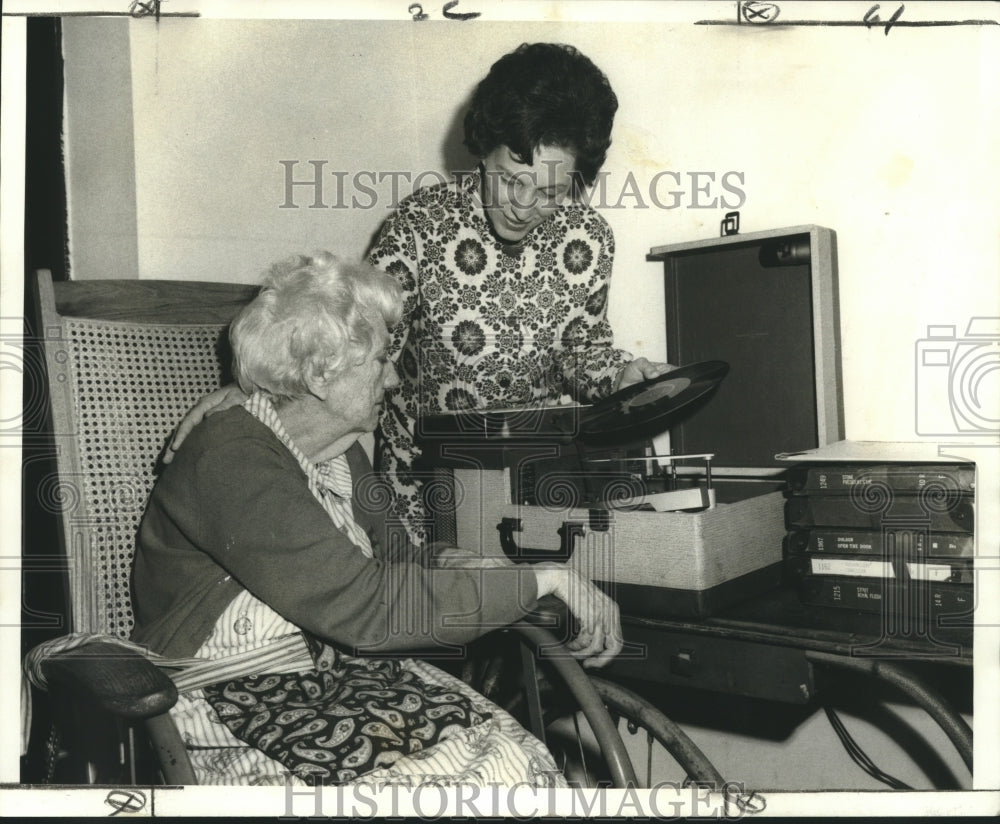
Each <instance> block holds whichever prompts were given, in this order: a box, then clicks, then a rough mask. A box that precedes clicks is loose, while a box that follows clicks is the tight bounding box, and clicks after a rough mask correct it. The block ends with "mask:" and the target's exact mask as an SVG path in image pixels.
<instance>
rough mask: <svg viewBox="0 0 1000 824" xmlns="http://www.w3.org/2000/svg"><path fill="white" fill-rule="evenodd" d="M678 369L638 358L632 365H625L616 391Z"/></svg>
mask: <svg viewBox="0 0 1000 824" xmlns="http://www.w3.org/2000/svg"><path fill="white" fill-rule="evenodd" d="M676 368H677V367H676V366H673V365H671V364H669V363H653V362H652V361H649V360H647V359H646V358H636V359H635V360H634V361H632V362H631V363H627V364H625V366H624V367H622V371H621V372H619V373H618V383H617V384H616V385H615V391H616V392H617V391H618V390H619V389H624V388H625V387H627V386H632V385H633V384H636V383H642V381H648V380H652V379H653V378H658V377H660V375H665V374H666V373H667V372H671V371H673V370H674V369H676Z"/></svg>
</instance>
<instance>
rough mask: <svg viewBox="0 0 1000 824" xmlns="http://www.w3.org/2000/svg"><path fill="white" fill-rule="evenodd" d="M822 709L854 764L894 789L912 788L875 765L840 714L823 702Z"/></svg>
mask: <svg viewBox="0 0 1000 824" xmlns="http://www.w3.org/2000/svg"><path fill="white" fill-rule="evenodd" d="M823 709H824V711H825V712H826V717H827V718H828V719H829V720H830V726H832V727H833V731H834V732H835V733H837V737H838V738H839V739H840V743H841V744H843V745H844V749H845V750H847V754H848V755H849V756H850V757H851V760H852V761H853V762H854V763H855V764H857V765H858V766H859V767H861V769H863V770H864V771H865V772H866V773H868V775H870V776H871V777H872V778H874V779H875V780H876V781H881V782H882V783H883V784H888V785H889V786H890V787H892V788H893V789H894V790H912V789H913V787H911V786H910V785H909V784H906V783H904V782H902V781H900V780H899V779H898V778H895V777H893V776H891V775H889V774H888V773H887V772H884V771H883V770H881V769H879V767H878V766H876V764H875V762H874V761H872V760H871V758H869V757H868V754H867V753H866V752H865V751H864V750H863V749H862V748H861V746H860V745H859V744H858V742H857V741H855V740H854V738H853V737H852V736H851V734H850V732H848V731H847V727H845V726H844V722H843V721H842V720H841V718H840V716H839V715H837V713H836V711H835V710H834V709H833V707H831V706H829V705H827V704H824V705H823Z"/></svg>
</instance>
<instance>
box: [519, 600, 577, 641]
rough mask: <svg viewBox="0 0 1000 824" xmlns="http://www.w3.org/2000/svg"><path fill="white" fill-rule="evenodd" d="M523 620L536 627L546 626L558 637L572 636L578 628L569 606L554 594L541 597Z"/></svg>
mask: <svg viewBox="0 0 1000 824" xmlns="http://www.w3.org/2000/svg"><path fill="white" fill-rule="evenodd" d="M521 620H522V621H523V622H525V623H528V624H533V625H534V626H536V627H544V628H545V629H547V630H548V631H549V632H551V633H552V634H553V635H555V636H556V637H557V638H570V637H572V636H573V635H574V634H575V633H576V631H577V629H578V627H577V625H576V619H575V618H574V617H573V614H572V613H571V612H570V611H569V607H567V606H566V604H565V603H563V602H562V601H560V600H559V599H558V598H556V597H555V596H554V595H545V596H543V597H541V598H539V599H538V603H537V604H536V605H535V608H534V609H533V610H532V611H531V612H529V613H528V614H527V615H525V616H524V618H522V619H521Z"/></svg>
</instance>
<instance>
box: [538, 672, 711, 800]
mask: <svg viewBox="0 0 1000 824" xmlns="http://www.w3.org/2000/svg"><path fill="white" fill-rule="evenodd" d="M590 680H591V682H592V683H593V684H594V687H595V688H596V689H597V693H598V695H600V697H601V700H602V701H603V702H604V705H605V706H606V707H607V708H608V711H609V712H610V713H611V717H612V719H613V720H614V721H615V722H616V723H617V725H618V729H619V733H620V734H621V736H622V739H623V741H624V742H625V745H626V748H627V749H628V751H629V756H630V758H631V759H632V765H633V768H634V769H635V773H636V778H637V779H638V782H639V786H640V787H646V788H648V787H650V786H652V785H653V783H654V781H655V777H654V774H653V765H654V757H655V759H656V760H657V762H658V761H659V759H661V758H662V757H663V755H662V754H665V755H666V756H667V757H669V758H671V759H672V760H673V761H675V762H676V763H677V764H678V765H679V766H680V767H681V769H682V770H683V771H684V773H685V775H686V782H685V783H687V784H697V785H699V786H705V787H714V788H716V789H721V788H722V786H723V785H724V784H725V779H724V778H723V776H722V775H721V773H720V772H719V771H718V770H717V769H716V768H715V766H714V765H713V764H712V762H711V761H709V760H708V758H707V757H706V756H705V754H704V753H703V752H702V751H701V750H700V749H699V748H698V746H697V745H696V744H695V743H694V742H693V741H692V740H691V739H690V738H689V737H688V735H687V734H686V733H685V732H684V731H683V730H682V729H681V728H680V727H679V726H678V725H677V724H676V723H674V722H673V721H671V720H670V719H669V718H668V717H667V716H666V715H664V714H663V712H661V711H660V710H659V709H657V708H656V707H655V706H653V705H652V704H651V703H650V702H649V701H647V700H646V699H644V698H642V697H641V696H639V695H637V694H636V693H634V692H632V691H631V690H629V689H626V688H625V687H622V686H620V685H619V684H615V683H613V682H611V681H608V680H606V679H604V678H597V677H594V676H590ZM542 701H543V711H544V717H545V739H546V741H545V743H546V745H547V746H548V748H549V750H550V752H552V754H553V756H554V757H555V758H556V763H557V764H558V765H559V767H560V769H561V770H562V772H563V774H564V775H565V776H566V779H567V781H569V782H570V783H571V784H579V785H582V786H589V787H593V786H601V785H602V784H607V782H608V780H609V777H608V773H607V770H606V767H605V765H604V762H603V759H602V758H601V752H600V747H599V746H598V743H597V740H596V738H595V737H594V735H593V733H592V732H591V730H590V728H589V726H588V725H587V723H586V721H585V720H584V719H583V718H582V717H581V714H580V713H579V712H577V711H576V709H575V708H574V707H573V705H572V703H571V702H570V701H569V700H566V698H565V696H563V695H561V694H560V691H559V690H554V689H552V688H551V687H549V688H547V689H543V693H542ZM658 750H659V751H660V753H662V754H661V755H657V751H658Z"/></svg>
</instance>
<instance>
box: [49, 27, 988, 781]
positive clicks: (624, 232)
mask: <svg viewBox="0 0 1000 824" xmlns="http://www.w3.org/2000/svg"><path fill="white" fill-rule="evenodd" d="M64 32H65V44H66V48H65V54H66V73H67V78H68V83H67V89H68V95H69V101H68V120H67V132H66V142H67V146H68V154H69V164H68V169H69V174H70V182H69V196H70V214H71V230H72V231H71V234H72V266H73V275H74V277H76V278H92V277H104V276H107V275H108V274H113V273H114V272H120V274H121V276H133V275H134V274H137V275H138V276H139V277H142V278H185V279H202V280H228V281H250V280H254V279H256V277H257V274H258V272H260V271H261V270H262V268H263V267H264V266H265V265H266V264H267V263H269V262H271V261H272V260H274V259H276V258H278V257H281V256H284V255H286V254H288V253H291V252H296V251H306V250H310V249H314V248H317V247H325V248H330V249H334V250H337V251H338V252H340V253H342V254H348V255H361V254H362V253H363V252H364V251H365V249H366V248H367V246H368V244H369V242H370V240H371V237H372V234H373V233H374V232H375V231H376V230H377V228H378V226H379V225H380V223H381V221H382V220H383V219H384V217H385V215H386V213H387V209H388V207H390V206H391V205H392V202H393V200H394V198H393V197H392V192H391V180H392V177H389V178H385V179H383V182H382V184H381V185H379V186H377V187H376V188H377V190H378V198H377V202H375V203H373V204H372V203H370V199H369V197H368V195H367V194H366V193H365V192H364V191H363V190H362V189H360V188H359V187H357V186H354V185H352V184H353V180H354V176H355V175H356V174H357V173H364V172H366V171H372V172H375V173H378V172H381V173H386V174H390V175H391V173H394V172H398V173H400V174H404V173H406V174H409V175H410V178H409V180H410V181H411V182H412V181H413V179H414V178H416V177H417V176H418V175H419V174H420V173H421V172H425V173H427V174H428V177H427V178H426V180H427V181H428V182H432V181H433V179H434V176H435V175H437V174H440V173H444V172H447V171H448V170H453V169H462V168H468V167H469V166H470V165H471V164H472V159H471V158H469V157H468V156H467V155H466V154H465V153H464V151H463V150H462V148H461V145H460V115H461V110H462V104H463V103H464V101H465V100H466V99H467V97H468V95H469V93H470V92H471V90H472V88H473V86H474V84H475V82H476V81H477V80H478V78H480V77H481V76H482V75H483V74H484V73H485V72H486V70H487V69H488V67H489V65H490V63H491V62H492V61H493V60H494V59H495V58H496V57H497V56H499V55H500V54H502V53H504V52H506V51H508V50H509V49H510V48H512V47H514V46H516V45H517V44H519V43H521V42H522V41H527V40H539V39H544V40H558V41H565V42H571V43H574V44H575V45H577V46H578V47H579V48H580V49H581V50H582V51H584V52H585V53H587V54H589V55H590V56H591V57H593V58H594V59H595V61H596V62H597V63H598V64H599V65H600V66H601V67H602V68H603V69H604V70H605V72H606V73H607V74H608V76H609V77H610V79H611V81H612V84H613V86H614V88H615V89H616V91H617V93H618V96H619V99H620V102H621V108H620V113H619V117H618V119H617V121H616V130H615V141H614V145H613V146H612V149H611V152H610V155H609V158H608V162H607V165H606V170H607V172H608V178H607V188H606V196H605V199H604V203H605V207H606V208H604V210H603V212H604V214H605V215H606V217H607V218H608V220H609V221H610V222H611V224H612V226H613V228H614V230H615V233H616V237H617V245H618V252H617V258H616V264H615V275H614V285H613V288H612V292H611V297H610V316H611V320H612V324H613V326H614V328H615V329H616V332H617V342H618V344H619V345H621V346H623V347H625V348H629V349H631V350H632V351H634V352H635V353H636V354H641V355H647V356H649V357H653V358H657V359H659V358H662V357H664V355H665V343H664V341H665V336H664V330H663V322H662V287H661V285H660V269H659V266H658V265H656V264H652V263H647V262H646V260H645V255H646V252H647V251H648V250H649V248H650V247H651V246H656V245H662V244H665V243H670V242H679V241H685V240H693V239H699V238H707V237H713V236H715V235H717V234H718V231H719V222H720V220H721V218H722V217H723V215H724V214H725V212H727V211H728V210H729V209H730V208H733V207H734V206H736V205H737V204H736V203H735V201H737V200H739V199H740V198H739V197H738V196H737V195H738V194H739V193H740V192H742V194H743V195H744V196H745V201H744V202H743V203H740V204H739V208H740V211H741V213H742V230H743V231H745V232H748V231H754V230H762V229H769V228H776V227H780V226H792V225H799V224H806V223H815V224H820V225H823V226H828V227H831V228H833V229H835V230H836V232H837V239H838V254H839V272H840V309H841V338H842V363H843V377H844V400H845V425H846V436H847V437H848V438H849V439H855V440H912V439H914V436H915V432H914V403H915V394H916V390H917V388H918V381H919V380H921V377H920V373H919V370H917V369H916V368H915V364H914V353H915V345H916V343H917V341H919V340H920V339H922V338H923V337H924V336H925V334H926V328H927V326H928V325H931V324H944V325H954V326H956V327H958V334H959V335H961V333H962V332H963V331H964V329H965V325H966V323H967V321H968V319H969V318H970V317H973V316H976V315H998V314H1000V284H998V278H997V272H998V270H1000V244H998V242H997V230H996V227H997V225H998V215H997V210H998V206H997V202H996V197H995V193H996V191H997V190H998V184H1000V175H998V171H997V164H996V163H995V162H992V163H990V162H988V161H990V160H991V159H995V155H996V146H995V140H996V134H997V133H998V131H1000V111H998V101H1000V89H998V78H1000V49H998V48H997V46H998V39H1000V28H998V27H992V28H987V27H983V28H974V27H971V28H966V27H955V28H943V29H921V28H908V29H903V28H896V29H894V30H893V31H892V32H891V33H890V34H889V35H886V34H885V33H884V31H883V30H882V29H881V28H880V27H874V28H872V29H870V30H869V29H864V28H811V29H810V28H782V27H778V26H773V27H767V28H766V29H761V28H760V27H749V26H743V27H739V28H735V27H729V28H727V27H717V26H692V25H688V24H681V23H655V24H650V23H611V22H601V23H572V22H549V23H544V24H542V23H509V24H508V23H503V24H500V23H475V24H468V25H467V24H461V25H459V24H455V23H446V22H425V23H421V24H419V25H416V24H413V23H410V22H377V23H375V22H363V21H362V22H338V21H324V22H317V21H266V22H264V21H233V20H183V19H163V20H161V21H160V22H159V24H156V25H154V24H153V23H152V21H150V20H140V21H127V20H124V19H110V18H106V19H91V20H82V19H77V18H67V19H66V20H65V21H64ZM126 62H127V63H128V66H127V67H126V66H125V63H126ZM124 76H130V85H129V84H123V83H122V78H123V77H124ZM129 127H130V128H131V134H129ZM101 129H107V130H109V131H107V132H103V131H101ZM101 134H107V139H105V140H101V139H99V138H97V137H95V135H97V136H99V135H101ZM130 140H131V143H130V142H129V141H130ZM283 160H285V161H299V162H298V163H297V165H295V167H294V175H295V179H299V180H301V179H306V178H307V177H309V176H310V175H311V173H312V168H313V167H312V166H311V165H310V164H309V161H325V165H322V164H321V165H322V171H323V172H324V175H325V176H324V177H323V183H324V190H323V195H322V198H321V200H322V202H321V203H320V204H316V203H315V199H314V195H315V190H314V189H312V188H310V187H305V186H302V187H296V188H295V189H294V190H293V193H292V197H291V203H288V194H287V192H286V185H285V169H284V167H283V166H282V164H281V161H283ZM663 171H671V172H676V173H677V174H679V175H680V181H681V183H682V184H683V185H681V186H674V185H672V181H671V180H670V179H669V178H664V177H660V178H658V180H659V181H660V183H659V186H658V187H657V188H655V189H654V190H653V194H655V196H656V197H658V198H659V202H660V205H657V203H656V202H654V199H653V194H651V193H650V186H651V185H652V184H653V183H654V181H655V180H657V178H655V176H656V175H657V174H658V173H660V172H663ZM335 172H337V173H344V174H345V176H346V180H345V183H346V184H347V186H346V189H345V197H346V200H347V201H350V199H351V197H352V196H357V197H358V198H359V200H360V204H361V208H339V207H338V205H337V204H338V201H339V202H343V198H341V197H338V193H337V191H336V187H335V181H336V177H335V175H334V174H333V173H335ZM695 173H703V174H702V175H700V176H699V177H697V178H696V180H697V181H698V182H699V184H700V185H701V186H703V187H704V186H706V185H707V186H708V189H707V190H703V191H701V192H697V191H694V190H693V185H692V180H693V179H692V175H693V174H695ZM726 173H736V174H738V175H740V176H739V177H729V178H727V180H728V181H729V183H730V185H731V186H732V187H733V188H734V189H737V190H738V191H733V189H729V190H727V189H725V188H722V186H721V182H722V178H723V176H724V175H726ZM709 175H714V181H713V180H712V179H711V178H710V177H709ZM361 182H362V183H366V182H370V180H368V179H364V178H363V179H362V181H361ZM410 188H411V186H410V185H408V184H407V183H405V182H401V183H400V186H399V192H398V194H399V196H403V195H405V194H406V193H408V192H409V191H410ZM674 191H676V192H677V194H676V195H675V194H672V192H674ZM130 198H131V199H130ZM675 198H676V207H675V208H666V207H667V206H670V205H672V204H674V203H675ZM716 198H723V199H724V202H723V200H718V201H717V200H716ZM713 201H715V202H714V205H711V206H708V207H707V208H703V207H704V206H706V204H712V203H713ZM133 203H134V214H133V206H132V204H133ZM282 204H286V205H292V204H294V205H295V206H296V208H283V206H282ZM317 206H318V207H317ZM369 206H370V207H369ZM314 207H316V208H314ZM119 211H121V212H123V213H122V214H119ZM130 217H131V218H132V219H133V220H134V227H135V232H134V234H132V233H131V232H124V231H121V232H116V231H110V229H109V228H108V227H111V226H114V227H126V226H128V222H127V221H128V219H129V218H130ZM95 225H96V227H97V228H95ZM102 226H103V227H105V228H104V229H103V230H102V229H101V228H100V227H102ZM109 261H110V263H109ZM133 261H134V266H133V265H132V263H133ZM922 380H924V387H926V384H927V382H928V378H927V376H926V375H924V377H923V378H922ZM932 388H933V390H934V392H935V393H936V394H937V396H938V400H939V401H940V403H945V402H946V398H945V396H946V394H947V391H946V387H945V386H938V385H935V386H934V387H932ZM738 749H739V747H738V746H735V745H734V751H735V750H738ZM795 752H796V750H794V749H792V750H791V753H792V754H791V755H789V754H788V750H787V748H785V756H784V760H783V761H781V762H780V763H781V764H782V765H783V769H784V770H786V774H788V773H787V771H791V774H793V775H794V774H795V771H796V770H797V769H799V765H798V762H799V761H800V757H799V756H796V755H795ZM873 755H876V757H877V753H873ZM774 758H776V759H777V758H778V755H777V754H774ZM775 763H776V764H777V763H778V762H775ZM776 769H777V767H776ZM802 780H805V779H802Z"/></svg>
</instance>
